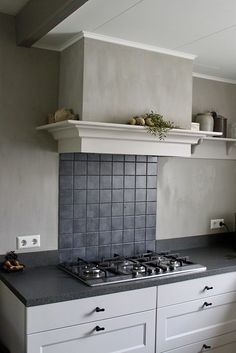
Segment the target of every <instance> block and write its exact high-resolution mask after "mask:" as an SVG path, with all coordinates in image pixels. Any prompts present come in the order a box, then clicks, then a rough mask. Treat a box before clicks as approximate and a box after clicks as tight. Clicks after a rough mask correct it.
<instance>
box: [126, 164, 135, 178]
mask: <svg viewBox="0 0 236 353" xmlns="http://www.w3.org/2000/svg"><path fill="white" fill-rule="evenodd" d="M125 175H135V163H132V162H130V163H125Z"/></svg>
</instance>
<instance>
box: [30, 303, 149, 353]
mask: <svg viewBox="0 0 236 353" xmlns="http://www.w3.org/2000/svg"><path fill="white" fill-rule="evenodd" d="M96 329H97V330H96ZM154 345H155V310H151V311H148V312H142V313H138V314H132V315H127V316H123V317H118V318H114V319H108V320H103V321H99V322H93V323H89V324H82V325H77V326H72V327H66V328H62V329H58V330H52V331H46V332H40V333H36V334H31V335H28V337H27V353H65V352H69V353H78V352H81V353H85V352H86V353H95V352H96V353H115V352H117V353H118V352H119V353H121V352H122V353H126V352H127V353H128V352H130V353H131V352H132V353H154V350H155V347H154Z"/></svg>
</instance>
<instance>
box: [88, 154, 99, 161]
mask: <svg viewBox="0 0 236 353" xmlns="http://www.w3.org/2000/svg"><path fill="white" fill-rule="evenodd" d="M99 159H100V154H98V153H88V161H99Z"/></svg>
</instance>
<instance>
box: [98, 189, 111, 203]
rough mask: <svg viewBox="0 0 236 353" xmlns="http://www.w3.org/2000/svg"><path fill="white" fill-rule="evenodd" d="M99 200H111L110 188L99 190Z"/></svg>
mask: <svg viewBox="0 0 236 353" xmlns="http://www.w3.org/2000/svg"><path fill="white" fill-rule="evenodd" d="M100 202H101V203H104V202H111V190H100Z"/></svg>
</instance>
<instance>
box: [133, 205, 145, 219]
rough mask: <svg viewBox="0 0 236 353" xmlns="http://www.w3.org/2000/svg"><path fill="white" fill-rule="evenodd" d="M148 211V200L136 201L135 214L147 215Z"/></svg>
mask: <svg viewBox="0 0 236 353" xmlns="http://www.w3.org/2000/svg"><path fill="white" fill-rule="evenodd" d="M145 211H146V202H136V204H135V215H136V216H140V215H145V213H146V212H145Z"/></svg>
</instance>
